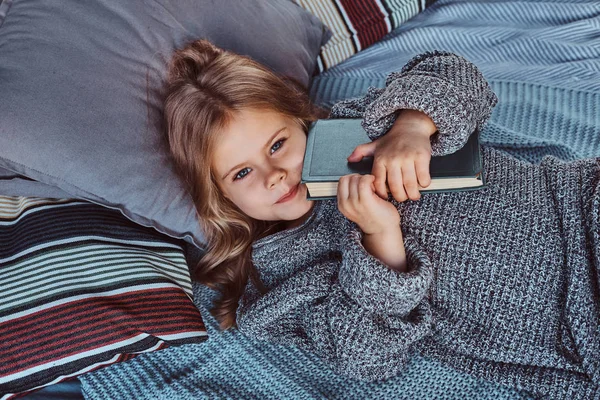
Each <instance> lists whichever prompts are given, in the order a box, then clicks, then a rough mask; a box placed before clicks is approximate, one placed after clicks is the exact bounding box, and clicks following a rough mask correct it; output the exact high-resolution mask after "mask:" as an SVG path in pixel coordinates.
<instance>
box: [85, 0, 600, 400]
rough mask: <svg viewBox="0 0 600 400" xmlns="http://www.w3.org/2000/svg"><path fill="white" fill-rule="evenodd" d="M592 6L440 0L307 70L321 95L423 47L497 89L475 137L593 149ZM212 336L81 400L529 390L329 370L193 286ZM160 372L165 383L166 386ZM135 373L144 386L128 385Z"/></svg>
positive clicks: (504, 144)
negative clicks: (260, 337)
mask: <svg viewBox="0 0 600 400" xmlns="http://www.w3.org/2000/svg"><path fill="white" fill-rule="evenodd" d="M598 27H600V8H599V7H598V5H597V2H591V1H573V0H571V1H561V2H556V1H545V2H535V3H530V2H527V1H521V0H507V1H503V2H495V1H487V2H480V1H451V0H439V1H437V2H436V3H434V4H433V5H432V6H431V7H429V8H427V9H426V10H424V11H423V12H422V13H420V14H419V15H417V16H416V17H415V18H413V19H411V20H410V21H408V22H406V23H405V24H403V25H401V26H400V27H399V28H397V29H396V30H394V31H393V32H392V33H391V34H390V35H388V36H386V37H385V38H384V39H383V40H381V41H380V42H378V43H375V44H374V45H372V46H371V47H369V48H367V49H365V50H363V51H361V52H360V53H358V54H355V55H354V56H352V57H350V58H349V59H347V60H345V61H344V62H342V63H340V64H339V65H337V66H335V67H333V68H331V69H329V70H328V71H326V72H324V73H323V74H321V75H320V76H318V77H316V78H315V80H314V81H313V85H312V86H311V95H312V97H313V98H314V99H315V100H316V101H317V102H318V103H321V104H325V105H331V104H332V103H333V102H335V101H337V100H340V99H343V98H348V97H354V96H358V95H360V94H362V93H364V92H365V91H366V89H367V87H368V86H370V85H371V86H380V85H382V83H383V78H384V77H385V75H386V74H387V73H388V72H391V71H393V70H395V69H397V68H398V67H399V66H401V65H403V64H404V63H405V62H406V61H408V59H410V58H411V57H412V56H414V55H415V54H416V53H419V52H421V51H424V50H426V49H434V48H437V49H441V50H449V51H453V52H456V53H458V54H461V55H464V56H465V57H467V58H469V59H470V60H471V61H473V62H474V63H475V64H477V65H478V66H479V67H480V68H481V70H482V71H483V72H484V75H485V76H486V78H487V79H489V80H490V82H491V85H492V87H493V89H494V90H495V91H496V93H497V94H498V96H499V98H500V103H499V105H498V106H497V107H496V108H495V111H494V113H493V114H492V117H491V123H489V124H488V125H487V127H486V129H485V130H484V131H483V132H482V140H485V142H486V143H487V144H490V145H493V146H495V147H497V148H500V149H502V150H504V151H507V152H509V153H511V154H513V155H515V156H516V157H519V158H521V159H524V160H528V161H530V162H539V160H541V158H542V157H544V156H547V155H552V156H555V157H559V158H563V159H574V158H579V157H592V156H600V113H598V110H599V109H600V64H599V61H598V60H600V46H598V38H599V34H598V32H599V30H598ZM194 290H195V301H196V304H197V305H198V307H199V308H200V310H201V312H202V315H203V316H205V322H206V324H207V329H208V332H209V337H210V339H209V340H208V341H207V342H206V343H205V344H204V345H202V346H195V345H189V346H186V347H179V348H173V349H167V350H165V351H162V352H157V353H153V354H148V355H141V356H139V357H137V358H136V359H135V360H131V361H128V362H126V363H121V364H118V365H114V366H111V367H108V368H105V369H103V370H99V371H96V372H93V373H90V374H86V375H84V376H82V377H81V381H82V393H83V395H84V396H85V397H86V398H87V399H103V398H111V397H115V398H125V399H126V398H132V399H133V398H136V399H143V398H156V397H161V398H181V399H185V398H197V397H202V398H206V397H208V398H211V397H216V398H269V399H277V398H344V399H369V398H372V399H375V398H377V399H380V398H388V399H415V398H419V399H464V398H477V399H528V398H531V396H530V395H529V394H528V393H526V392H523V391H519V390H518V389H514V388H507V387H504V386H500V385H495V384H492V383H489V382H486V381H482V380H477V379H474V378H472V377H470V376H468V375H465V374H461V373H458V372H456V371H455V370H453V369H450V368H449V367H447V366H444V365H441V364H438V363H436V362H433V361H432V360H428V359H425V358H423V357H415V358H414V360H413V361H412V362H411V364H410V365H409V367H408V368H407V369H406V371H405V372H404V373H402V374H401V375H399V376H397V377H395V378H392V379H389V380H387V381H383V382H377V383H370V384H367V383H362V382H357V381H352V380H349V379H346V378H344V377H341V376H338V375H335V374H334V373H333V372H332V371H331V370H330V369H329V368H328V367H327V366H326V365H324V364H323V363H322V362H321V361H320V360H318V359H317V358H316V357H314V356H312V355H311V354H306V353H303V352H301V351H299V350H297V349H295V348H290V347H285V346H276V345H271V344H268V343H260V342H257V341H254V340H252V339H249V338H246V337H243V336H242V335H240V334H239V333H238V332H236V331H227V332H219V331H218V329H217V324H216V322H215V321H214V319H213V318H212V317H211V316H210V315H209V314H208V307H209V306H210V301H211V298H212V296H213V293H212V292H211V291H210V290H208V289H206V288H203V287H200V286H196V285H195V287H194ZM166 381H168V382H170V384H168V385H165V384H164V383H165V382H166ZM132 382H141V383H142V384H133V383H132Z"/></svg>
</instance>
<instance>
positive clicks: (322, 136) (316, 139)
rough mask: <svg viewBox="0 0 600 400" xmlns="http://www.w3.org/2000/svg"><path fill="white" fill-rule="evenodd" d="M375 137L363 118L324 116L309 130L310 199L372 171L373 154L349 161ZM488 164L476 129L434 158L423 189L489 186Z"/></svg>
mask: <svg viewBox="0 0 600 400" xmlns="http://www.w3.org/2000/svg"><path fill="white" fill-rule="evenodd" d="M370 141H371V140H370V139H369V136H368V135H367V132H365V130H364V129H363V127H362V126H361V119H350V118H346V119H321V120H318V121H315V122H313V123H312V125H311V126H310V128H309V130H308V137H307V141H306V150H305V153H304V165H303V167H302V178H301V183H305V184H306V187H307V189H308V199H310V200H321V199H326V198H334V197H335V196H336V195H337V185H338V180H339V179H340V178H341V177H342V176H344V175H348V174H352V173H359V174H370V173H371V168H372V166H373V157H364V158H363V159H362V160H361V161H359V162H348V161H347V157H348V156H349V155H350V154H351V153H352V152H353V151H354V149H355V148H356V146H358V145H359V144H362V143H368V142H370ZM483 170H484V166H483V159H482V157H481V147H480V145H479V133H478V132H477V131H476V132H473V133H472V134H471V136H470V137H469V139H468V141H467V143H466V144H465V145H464V146H463V147H462V148H460V149H459V150H458V151H456V152H454V153H452V154H447V155H443V156H435V157H431V162H430V165H429V173H430V176H431V184H430V185H429V186H427V187H426V188H422V187H419V191H420V192H422V193H425V192H447V191H457V190H475V189H480V188H482V187H484V186H485V179H484V174H483Z"/></svg>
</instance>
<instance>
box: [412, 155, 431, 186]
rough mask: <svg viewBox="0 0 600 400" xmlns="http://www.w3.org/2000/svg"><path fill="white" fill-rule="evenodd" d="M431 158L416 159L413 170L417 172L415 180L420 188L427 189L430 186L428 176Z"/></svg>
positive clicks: (429, 176)
mask: <svg viewBox="0 0 600 400" xmlns="http://www.w3.org/2000/svg"><path fill="white" fill-rule="evenodd" d="M430 162H431V156H428V157H423V158H418V159H417V160H416V161H415V169H416V171H417V179H418V181H419V185H421V187H424V188H425V187H427V186H429V185H430V184H431V175H430V174H429V164H430Z"/></svg>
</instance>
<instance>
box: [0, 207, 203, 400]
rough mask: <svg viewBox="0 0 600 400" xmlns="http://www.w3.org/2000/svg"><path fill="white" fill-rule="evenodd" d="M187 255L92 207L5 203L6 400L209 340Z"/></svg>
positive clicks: (0, 383) (1, 241)
mask: <svg viewBox="0 0 600 400" xmlns="http://www.w3.org/2000/svg"><path fill="white" fill-rule="evenodd" d="M181 245H182V243H181V242H179V241H176V240H170V239H168V238H166V237H164V236H162V235H160V234H158V233H156V232H155V231H154V230H152V229H147V228H142V227H139V226H137V225H135V224H133V223H131V222H130V221H129V220H128V219H126V218H125V217H123V216H122V215H121V214H120V213H119V212H117V211H113V210H109V209H107V208H104V207H100V206H97V205H94V204H90V203H87V202H81V201H74V200H51V199H35V198H23V197H0V288H1V289H2V297H1V298H0V338H2V340H1V341H0V397H1V398H3V399H4V398H10V397H11V395H12V394H14V393H19V392H22V391H27V390H30V389H33V388H36V387H40V386H45V385H48V384H51V383H55V382H60V381H62V380H64V379H65V378H67V377H70V376H75V375H79V374H81V373H84V372H87V371H91V370H94V369H97V368H99V367H101V366H105V365H108V364H112V363H115V362H120V361H124V360H128V359H130V358H132V357H133V356H135V355H137V354H139V353H143V352H151V351H154V350H159V349H163V348H166V347H168V346H171V345H177V344H183V343H198V342H201V341H203V340H205V339H206V330H205V328H204V325H203V322H202V319H201V318H200V314H199V312H198V310H197V308H196V307H195V306H194V304H193V302H192V300H191V297H192V286H191V282H190V277H189V273H188V269H187V263H186V260H185V257H184V254H183V250H182V247H181ZM165 315H169V318H165Z"/></svg>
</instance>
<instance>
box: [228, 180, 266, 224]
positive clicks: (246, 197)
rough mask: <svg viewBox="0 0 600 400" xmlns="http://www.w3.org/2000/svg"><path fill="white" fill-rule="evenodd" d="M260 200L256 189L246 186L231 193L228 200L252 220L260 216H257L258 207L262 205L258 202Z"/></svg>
mask: <svg viewBox="0 0 600 400" xmlns="http://www.w3.org/2000/svg"><path fill="white" fill-rule="evenodd" d="M261 198H262V197H261V196H260V193H259V192H258V190H257V189H256V188H253V187H251V186H250V187H248V186H246V187H244V188H239V189H236V190H235V191H233V193H231V197H230V198H229V199H230V200H231V201H232V202H233V204H235V205H236V206H237V207H238V208H239V209H240V210H241V211H242V212H243V213H244V214H247V215H249V216H250V217H253V218H259V217H260V216H259V215H258V214H257V212H258V211H260V207H261V205H262V203H261V201H260V199H261Z"/></svg>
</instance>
